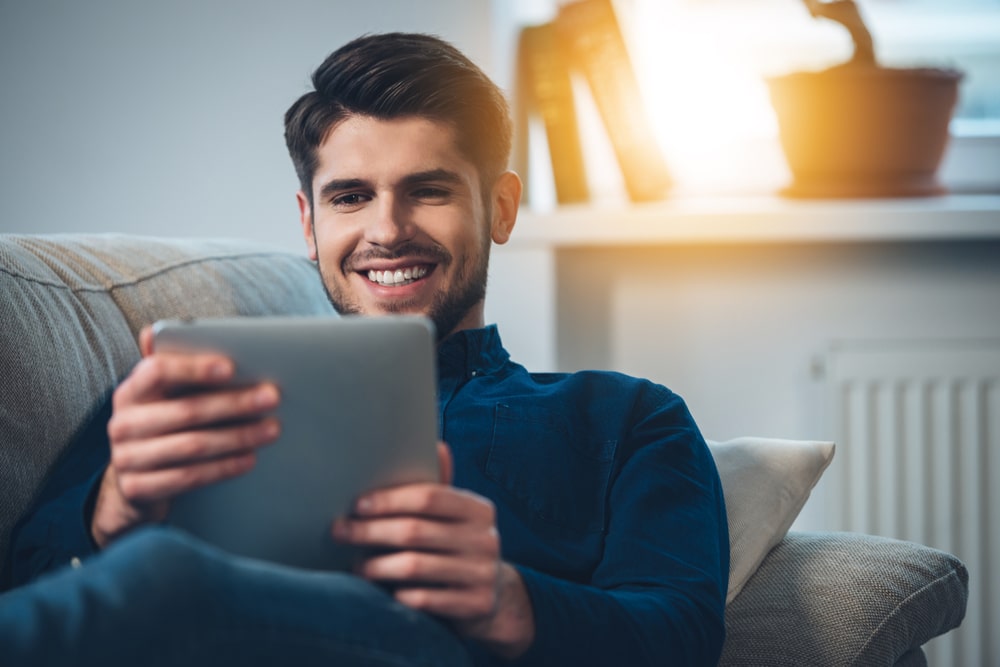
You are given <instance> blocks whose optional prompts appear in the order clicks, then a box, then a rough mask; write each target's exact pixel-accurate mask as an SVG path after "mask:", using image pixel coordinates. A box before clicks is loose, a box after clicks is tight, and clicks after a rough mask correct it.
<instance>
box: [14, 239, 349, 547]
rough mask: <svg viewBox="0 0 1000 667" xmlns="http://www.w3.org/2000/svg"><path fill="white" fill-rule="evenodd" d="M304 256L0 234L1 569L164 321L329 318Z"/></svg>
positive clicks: (189, 243)
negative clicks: (25, 523)
mask: <svg viewBox="0 0 1000 667" xmlns="http://www.w3.org/2000/svg"><path fill="white" fill-rule="evenodd" d="M330 312H332V308H331V307H330V305H329V302H328V300H327V299H326V295H325V293H324V292H323V290H322V288H321V287H320V282H319V280H318V278H317V273H316V269H315V267H314V265H313V264H312V262H310V261H309V260H308V259H306V258H305V257H304V256H303V257H300V256H296V255H293V254H291V253H287V252H278V251H274V250H273V249H270V248H267V247H262V246H260V245H253V244H248V243H242V242H238V241H237V242H234V241H210V240H204V241H201V240H167V239H154V238H148V237H142V238H140V237H129V236H114V235H109V236H103V235H57V236H30V235H24V236H18V235H0V322H2V327H0V488H2V489H3V493H0V566H2V564H3V562H2V559H3V558H4V557H5V555H6V552H7V546H8V540H9V537H10V530H11V528H12V527H13V524H14V522H15V521H16V520H17V518H18V517H19V516H20V514H21V513H22V512H23V511H24V510H25V509H26V507H27V506H28V504H29V503H30V501H31V499H32V496H33V494H34V490H35V488H36V487H37V485H38V483H39V482H40V481H41V480H42V478H43V477H44V475H45V473H46V471H47V470H48V468H49V467H50V466H51V464H52V463H53V462H54V460H55V458H56V457H57V456H58V455H59V453H60V451H61V449H62V447H63V446H65V445H66V444H67V443H68V442H69V441H70V440H71V438H72V435H73V433H74V432H75V431H76V430H77V429H78V428H80V426H81V425H82V424H84V422H85V421H86V418H87V416H88V414H89V413H90V412H91V411H92V410H93V409H94V407H95V406H96V405H97V404H98V403H99V402H100V400H101V399H102V398H103V397H104V396H105V395H106V394H107V392H108V391H109V390H110V389H111V388H112V387H114V386H115V385H116V384H117V382H118V381H119V380H120V379H121V378H122V377H124V376H125V375H126V374H127V373H128V371H129V370H130V369H131V368H132V366H133V365H134V364H135V363H136V361H137V360H138V358H139V351H138V346H137V343H136V337H137V335H138V332H139V330H140V329H141V328H142V327H143V326H144V325H146V324H150V323H152V322H153V321H154V320H156V319H161V318H186V317H199V316H211V315H266V314H274V315H277V314H301V315H309V314H320V313H323V314H329V313H330Z"/></svg>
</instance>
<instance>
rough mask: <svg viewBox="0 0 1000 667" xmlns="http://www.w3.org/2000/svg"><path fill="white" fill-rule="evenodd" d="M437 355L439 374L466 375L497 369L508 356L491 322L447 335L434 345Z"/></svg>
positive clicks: (480, 373)
mask: <svg viewBox="0 0 1000 667" xmlns="http://www.w3.org/2000/svg"><path fill="white" fill-rule="evenodd" d="M437 357H438V372H439V374H440V375H441V376H442V377H447V376H452V375H459V376H464V377H466V378H470V377H476V376H478V375H483V374H486V373H492V372H494V371H497V370H499V368H500V367H501V366H503V365H504V364H505V363H506V362H507V360H508V359H510V355H509V354H508V353H507V350H505V349H504V348H503V343H502V342H501V341H500V332H499V331H497V327H496V325H495V324H491V325H489V326H486V327H483V328H481V329H463V330H462V331H458V332H455V333H453V334H451V335H450V336H448V337H447V338H445V339H444V340H443V341H441V342H440V343H439V344H438V348H437Z"/></svg>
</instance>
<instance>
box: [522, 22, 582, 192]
mask: <svg viewBox="0 0 1000 667" xmlns="http://www.w3.org/2000/svg"><path fill="white" fill-rule="evenodd" d="M518 61H519V71H520V77H521V78H522V80H523V82H524V89H523V90H524V94H525V95H526V97H527V107H528V110H529V112H534V113H535V114H537V115H538V116H540V117H541V120H542V123H543V125H544V127H545V135H546V139H547V142H548V148H549V159H550V160H551V163H552V176H553V180H554V182H555V190H556V200H557V201H558V202H559V203H560V204H568V203H573V202H583V201H587V200H588V199H589V198H590V192H589V189H588V187H587V173H586V167H585V165H584V159H583V149H582V147H581V145H580V129H579V124H578V122H577V117H576V106H575V104H574V101H573V87H572V81H571V80H570V72H569V67H568V66H567V64H566V60H565V58H564V56H563V54H562V53H561V51H560V45H559V42H558V40H557V38H556V33H555V26H554V25H553V24H551V23H545V24H542V25H536V26H529V27H526V28H523V29H522V31H521V36H520V45H519V54H518Z"/></svg>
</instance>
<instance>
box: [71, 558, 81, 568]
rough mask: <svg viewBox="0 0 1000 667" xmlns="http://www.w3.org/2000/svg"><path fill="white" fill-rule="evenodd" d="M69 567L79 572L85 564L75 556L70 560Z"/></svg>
mask: <svg viewBox="0 0 1000 667" xmlns="http://www.w3.org/2000/svg"><path fill="white" fill-rule="evenodd" d="M69 565H70V567H72V568H73V569H74V570H79V569H80V568H81V567H83V563H82V562H81V561H80V559H79V558H77V557H76V556H73V557H72V558H70V559H69Z"/></svg>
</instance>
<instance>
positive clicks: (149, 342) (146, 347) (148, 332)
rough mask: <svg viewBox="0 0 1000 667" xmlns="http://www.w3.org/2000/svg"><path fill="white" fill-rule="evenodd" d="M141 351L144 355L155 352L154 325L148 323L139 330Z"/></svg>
mask: <svg viewBox="0 0 1000 667" xmlns="http://www.w3.org/2000/svg"><path fill="white" fill-rule="evenodd" d="M139 353H140V354H142V356H143V357H148V356H149V355H151V354H153V327H151V326H149V325H146V326H144V327H143V328H142V330H141V331H140V332H139Z"/></svg>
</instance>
